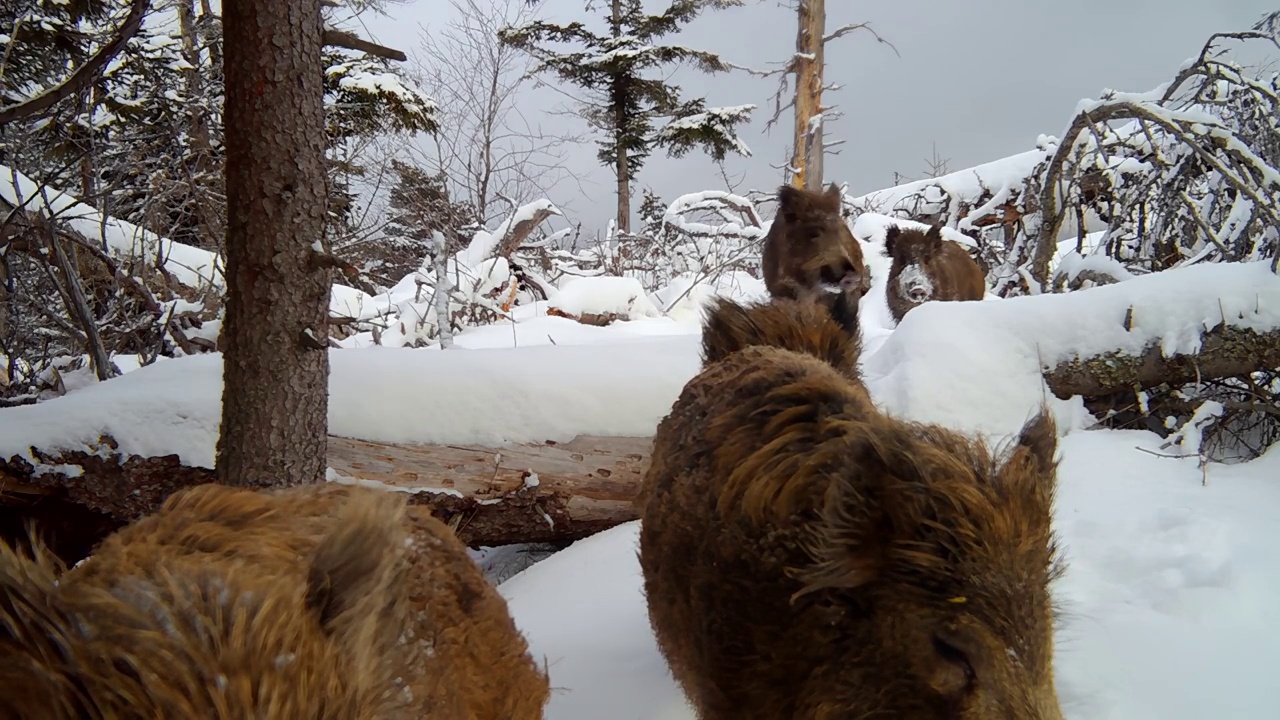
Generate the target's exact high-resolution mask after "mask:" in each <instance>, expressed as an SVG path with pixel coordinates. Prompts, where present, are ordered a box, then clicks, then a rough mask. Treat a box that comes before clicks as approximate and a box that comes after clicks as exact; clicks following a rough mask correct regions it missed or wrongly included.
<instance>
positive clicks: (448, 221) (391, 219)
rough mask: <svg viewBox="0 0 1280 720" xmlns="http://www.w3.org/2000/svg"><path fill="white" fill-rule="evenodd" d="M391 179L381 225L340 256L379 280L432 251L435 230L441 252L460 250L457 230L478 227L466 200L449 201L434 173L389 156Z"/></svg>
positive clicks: (397, 274)
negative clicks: (441, 241)
mask: <svg viewBox="0 0 1280 720" xmlns="http://www.w3.org/2000/svg"><path fill="white" fill-rule="evenodd" d="M391 169H392V172H393V173H394V174H395V180H394V181H393V184H392V186H391V190H390V192H389V193H388V196H387V211H386V220H387V222H386V225H384V226H383V228H382V232H381V233H380V234H379V235H378V236H376V237H373V238H369V239H368V240H366V241H364V242H362V243H360V244H359V245H357V246H354V247H350V248H341V252H342V255H343V256H344V257H347V258H349V259H351V260H352V261H353V262H355V263H357V264H358V265H359V266H361V269H363V270H365V271H367V272H371V273H376V274H377V275H378V276H380V277H382V278H389V279H390V278H401V277H403V276H405V275H407V274H409V273H411V272H413V271H414V270H416V269H417V268H418V266H419V265H420V264H421V263H422V261H423V258H425V257H427V256H429V255H432V254H434V253H435V238H434V236H435V233H437V232H439V233H441V234H442V235H443V236H444V238H445V241H444V242H445V252H446V253H449V254H452V253H455V252H457V251H458V250H460V249H462V247H463V242H462V237H463V235H462V233H463V232H464V231H466V230H469V229H473V228H475V227H477V226H479V219H478V218H477V217H476V214H475V208H474V207H473V206H472V205H471V204H470V203H465V202H455V201H453V200H452V199H451V198H450V197H449V187H448V184H447V183H446V182H445V179H444V178H443V177H441V176H440V175H439V174H433V173H430V172H428V171H427V170H426V169H424V168H422V167H419V166H417V165H412V164H410V163H406V162H404V161H402V160H396V159H393V160H392V161H391Z"/></svg>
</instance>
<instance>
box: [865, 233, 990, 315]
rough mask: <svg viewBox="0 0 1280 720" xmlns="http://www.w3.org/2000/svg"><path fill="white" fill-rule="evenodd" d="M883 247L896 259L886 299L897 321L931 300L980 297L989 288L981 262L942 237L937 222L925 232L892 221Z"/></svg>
mask: <svg viewBox="0 0 1280 720" xmlns="http://www.w3.org/2000/svg"><path fill="white" fill-rule="evenodd" d="M884 249H885V254H887V255H888V256H889V257H890V258H892V260H893V264H892V265H891V266H890V267H889V279H888V281H887V283H886V284H885V292H884V296H885V302H886V303H888V305H889V312H890V313H892V314H893V319H894V320H895V321H897V322H902V318H903V316H905V315H906V314H907V313H908V312H909V311H910V310H911V309H912V308H915V307H918V306H920V305H923V304H924V303H926V302H929V301H930V300H941V301H961V300H981V299H982V298H983V296H984V295H985V294H986V292H987V281H986V277H985V276H984V275H983V274H982V268H981V267H980V266H979V265H978V262H977V261H976V260H974V259H973V257H972V256H971V255H969V253H968V252H967V251H966V250H965V249H964V248H962V247H960V246H959V245H958V244H956V243H954V242H951V241H949V240H943V239H942V228H941V227H939V226H937V225H934V226H932V227H930V228H929V229H928V230H927V231H923V232H922V231H920V230H915V229H910V230H903V229H901V228H899V227H898V226H897V225H890V226H889V227H887V228H885V235H884Z"/></svg>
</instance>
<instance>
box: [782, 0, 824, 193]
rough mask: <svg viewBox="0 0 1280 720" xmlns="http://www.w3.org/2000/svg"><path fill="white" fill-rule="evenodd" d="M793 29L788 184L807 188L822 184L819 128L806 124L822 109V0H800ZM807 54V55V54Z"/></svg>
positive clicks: (818, 187) (815, 188) (820, 133)
mask: <svg viewBox="0 0 1280 720" xmlns="http://www.w3.org/2000/svg"><path fill="white" fill-rule="evenodd" d="M797 12H798V13H799V22H798V28H797V30H796V57H795V63H796V99H795V115H796V126H795V137H794V139H793V143H794V144H793V146H792V147H793V148H794V149H793V152H792V156H791V166H792V167H793V168H795V173H794V174H793V175H792V176H791V184H792V185H793V186H795V187H798V188H808V189H810V190H817V189H821V187H822V154H823V153H822V131H821V129H820V128H819V129H818V130H817V131H816V132H810V128H809V123H810V122H811V121H812V120H813V117H814V116H815V115H817V114H818V113H820V112H822V75H823V65H824V58H823V46H824V43H823V41H822V38H823V35H824V34H825V31H826V24H827V10H826V2H825V0H801V2H800V3H799V4H798V10H797ZM810 56H811V57H810Z"/></svg>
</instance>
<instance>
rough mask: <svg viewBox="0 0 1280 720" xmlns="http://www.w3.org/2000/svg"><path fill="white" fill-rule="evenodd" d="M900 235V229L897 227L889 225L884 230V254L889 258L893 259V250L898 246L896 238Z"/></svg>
mask: <svg viewBox="0 0 1280 720" xmlns="http://www.w3.org/2000/svg"><path fill="white" fill-rule="evenodd" d="M901 234H902V228H900V227H898V226H897V225H890V226H888V227H886V228H885V229H884V252H885V254H886V255H888V256H889V257H893V249H894V248H895V247H897V245H898V236H899V235H901Z"/></svg>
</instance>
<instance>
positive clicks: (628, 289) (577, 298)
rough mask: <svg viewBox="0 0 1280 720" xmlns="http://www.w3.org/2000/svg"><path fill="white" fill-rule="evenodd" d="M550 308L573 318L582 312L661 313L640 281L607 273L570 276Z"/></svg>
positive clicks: (647, 315) (627, 317)
mask: <svg viewBox="0 0 1280 720" xmlns="http://www.w3.org/2000/svg"><path fill="white" fill-rule="evenodd" d="M550 307H553V308H555V309H557V310H559V311H561V312H563V313H565V314H567V315H572V316H574V317H578V316H580V315H583V314H585V313H594V314H597V315H607V314H610V313H613V314H616V315H617V316H618V317H619V318H622V319H624V320H635V319H636V318H652V317H661V316H662V313H661V312H660V311H659V310H658V308H656V307H654V305H653V302H652V301H650V300H649V294H648V293H647V292H645V289H644V286H643V285H641V284H640V281H639V280H637V279H636V278H633V277H618V276H609V275H596V276H594V277H579V278H573V279H572V280H570V281H568V282H567V283H565V284H564V285H563V286H562V287H561V288H560V292H558V293H556V296H555V299H553V300H552V301H551V302H550Z"/></svg>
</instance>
